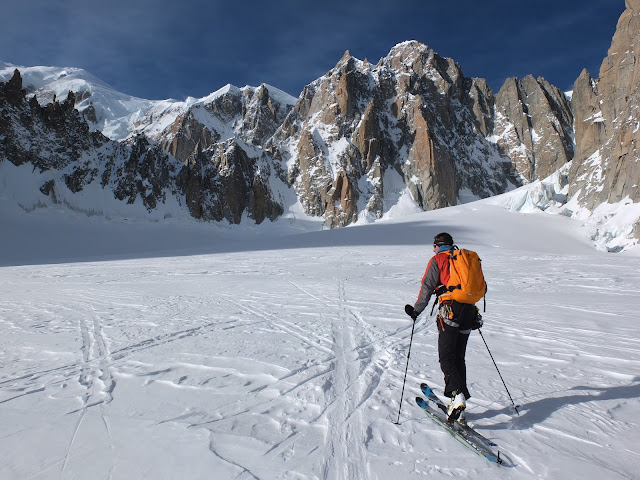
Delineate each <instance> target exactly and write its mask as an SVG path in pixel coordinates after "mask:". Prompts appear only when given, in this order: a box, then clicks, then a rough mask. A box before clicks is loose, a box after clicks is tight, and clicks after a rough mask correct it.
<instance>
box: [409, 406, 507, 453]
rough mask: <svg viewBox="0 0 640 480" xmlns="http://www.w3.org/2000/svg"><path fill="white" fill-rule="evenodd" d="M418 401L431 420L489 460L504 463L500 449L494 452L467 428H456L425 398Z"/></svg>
mask: <svg viewBox="0 0 640 480" xmlns="http://www.w3.org/2000/svg"><path fill="white" fill-rule="evenodd" d="M416 403H417V404H418V406H419V407H420V408H422V410H423V411H424V412H425V413H426V414H427V416H428V417H429V418H430V419H431V420H433V421H434V422H435V423H436V424H438V425H440V426H441V427H442V428H444V429H445V430H446V431H447V432H449V434H451V436H452V437H453V438H455V439H456V440H457V441H458V442H460V443H461V444H462V445H464V446H465V447H467V448H468V449H469V450H471V451H473V452H474V453H476V454H477V455H480V456H481V457H484V458H485V459H487V460H488V461H489V462H492V463H496V464H498V465H500V464H502V459H501V458H500V452H499V451H498V452H497V453H496V452H494V451H493V449H492V448H491V447H490V446H488V445H486V444H485V443H484V442H482V441H481V440H480V439H479V438H477V437H475V436H474V435H473V434H471V433H470V432H469V431H467V430H466V429H464V428H456V427H455V425H454V424H451V423H449V422H447V420H446V417H444V415H442V414H441V413H440V412H439V411H438V410H434V409H433V408H431V407H430V406H429V404H428V403H427V401H426V400H425V399H424V398H422V397H416Z"/></svg>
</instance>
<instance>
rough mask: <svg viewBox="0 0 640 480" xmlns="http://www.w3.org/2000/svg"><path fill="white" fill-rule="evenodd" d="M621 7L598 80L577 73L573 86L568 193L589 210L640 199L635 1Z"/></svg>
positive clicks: (639, 44)
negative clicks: (572, 151)
mask: <svg viewBox="0 0 640 480" xmlns="http://www.w3.org/2000/svg"><path fill="white" fill-rule="evenodd" d="M626 7H627V9H626V10H625V11H624V13H623V14H622V16H621V17H620V19H619V20H618V25H617V28H616V32H615V34H614V36H613V39H612V42H611V48H610V49H609V52H608V56H607V58H605V59H604V61H603V62H602V65H601V67H600V78H599V79H598V80H594V79H592V78H590V76H589V74H588V73H587V72H586V71H583V72H582V74H581V75H580V77H579V78H578V80H576V83H575V85H574V89H573V92H574V93H573V99H572V108H573V110H574V112H575V131H576V137H575V141H576V156H575V161H574V163H573V165H572V169H571V171H570V177H571V178H572V179H573V181H572V183H571V184H570V189H569V194H570V195H574V194H577V195H578V198H579V201H580V203H581V204H582V205H584V206H586V207H587V208H589V209H593V208H594V207H595V206H597V205H599V204H601V203H603V202H608V203H617V202H619V201H621V200H622V199H624V198H625V197H629V199H630V200H632V201H633V202H638V201H640V189H639V188H638V183H639V180H640V0H627V1H626ZM637 230H638V229H636V231H637ZM639 238H640V237H639Z"/></svg>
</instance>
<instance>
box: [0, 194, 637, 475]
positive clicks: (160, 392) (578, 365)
mask: <svg viewBox="0 0 640 480" xmlns="http://www.w3.org/2000/svg"><path fill="white" fill-rule="evenodd" d="M2 218H3V233H2V236H1V237H0V247H1V248H0V265H3V266H2V267H0V290H1V291H2V296H1V297H0V412H1V414H0V478H3V479H73V478H77V479H114V480H115V479H132V478H136V479H142V478H148V479H175V478H183V479H211V478H215V479H264V480H266V479H277V478H282V479H349V480H352V479H418V478H429V479H437V478H451V477H454V478H467V479H509V480H513V479H531V478H538V479H568V478H581V479H587V480H588V479H594V480H596V479H597V480H602V479H608V480H614V479H631V478H638V477H637V472H638V469H639V468H640V447H639V445H640V428H639V427H640V425H639V424H640V335H639V334H638V324H639V320H640V318H639V314H638V312H639V311H640V258H639V257H638V256H637V253H638V250H637V248H635V249H633V248H632V249H629V250H627V251H624V252H621V253H618V254H611V253H604V252H601V251H597V250H596V249H594V248H593V247H592V246H591V244H590V243H589V242H588V241H587V240H586V239H585V237H584V235H583V234H582V233H581V232H580V223H579V222H578V221H576V220H572V219H569V218H567V217H565V216H561V215H555V216H554V215H544V214H540V215H524V214H522V213H516V212H512V211H508V210H506V209H504V208H503V207H501V206H497V205H491V204H490V203H489V202H474V203H469V204H466V205H463V206H458V207H452V208H448V209H443V210H439V211H435V212H427V213H420V214H414V215H410V216H408V217H404V218H402V219H398V218H395V219H394V218H390V219H389V220H387V221H383V222H378V223H375V224H372V225H365V226H356V227H349V228H344V229H341V230H337V231H305V230H317V229H318V227H319V225H320V224H319V223H309V224H306V225H305V224H303V223H300V222H298V223H296V222H293V221H292V220H290V219H281V220H279V221H278V222H275V223H273V224H271V225H263V226H260V227H255V226H254V227H247V226H240V227H233V228H231V227H223V226H220V225H204V224H200V223H197V222H192V223H188V222H182V223H171V222H162V223H161V222H158V223H152V222H141V221H137V222H131V223H129V222H126V221H119V222H116V221H112V222H107V221H106V220H104V219H102V218H97V217H94V218H87V217H86V216H83V215H80V214H78V215H75V214H72V213H70V212H66V213H64V212H57V211H56V210H54V209H44V210H40V211H36V212H32V213H31V214H28V215H27V214H25V213H24V212H19V211H17V210H12V209H10V208H5V209H4V210H2ZM441 231H448V232H450V233H451V234H452V235H453V237H454V239H455V240H456V243H457V244H458V245H460V246H463V247H466V248H470V249H473V250H476V251H477V252H478V253H479V254H480V256H481V258H482V260H483V266H484V270H485V274H486V277H487V280H488V283H489V291H488V295H487V310H486V313H485V314H484V320H485V326H484V328H483V334H484V336H485V339H486V341H487V343H488V345H489V347H490V348H491V352H492V353H493V356H494V358H495V360H496V362H497V364H498V367H499V369H500V372H501V373H502V376H503V377H504V379H505V381H506V383H507V386H508V388H509V391H510V393H511V395H512V397H513V399H514V400H515V402H516V403H517V404H519V405H520V408H519V410H520V415H517V414H516V413H515V412H514V410H513V408H512V407H511V402H510V400H509V397H508V395H507V393H506V391H505V388H504V387H503V385H502V382H501V381H500V377H499V376H498V373H497V372H496V369H495V367H494V365H493V363H492V361H491V358H490V356H489V354H488V352H487V350H486V348H485V345H484V343H483V342H482V339H481V338H480V336H479V335H478V334H477V332H474V333H472V336H471V338H470V341H469V347H468V352H467V363H468V376H469V388H470V390H471V393H472V395H473V396H472V398H471V399H470V400H469V402H468V409H467V418H468V420H469V422H470V424H472V425H473V426H474V428H476V429H477V430H478V431H479V432H480V433H482V434H483V435H484V436H486V437H488V438H490V439H492V440H493V441H494V442H495V443H497V444H498V445H499V446H500V452H501V456H502V458H503V459H504V461H505V464H504V465H503V466H497V465H494V464H491V463H489V462H487V461H486V460H485V459H483V458H481V457H480V456H477V455H475V454H474V453H473V452H470V451H469V450H467V449H465V448H464V447H463V446H462V445H460V444H459V443H458V442H457V441H455V439H453V438H452V437H451V436H450V435H449V434H448V433H446V432H445V431H443V430H442V428H440V427H439V426H437V425H436V424H434V423H433V422H432V421H431V420H429V419H428V418H427V417H426V416H425V415H424V413H423V412H422V411H421V410H420V409H419V408H418V407H417V406H416V405H415V402H414V398H415V396H416V395H418V394H419V393H420V389H419V384H420V383H421V382H423V381H427V382H428V383H429V384H431V385H432V386H433V387H434V388H435V389H436V390H437V391H438V392H441V391H442V387H443V379H442V374H441V372H440V368H439V365H438V360H437V347H436V343H437V333H436V328H435V325H434V321H433V318H431V317H429V316H428V312H425V313H424V314H423V315H422V317H421V318H420V319H419V321H418V323H417V324H416V327H415V333H414V336H413V342H412V347H411V356H410V359H409V367H408V374H407V383H406V389H405V393H404V398H403V402H402V409H401V412H400V424H399V425H396V424H394V422H395V421H396V419H397V416H398V409H399V406H400V395H401V390H402V382H403V375H404V371H405V365H406V361H407V354H408V349H409V344H410V338H411V321H410V319H409V317H407V316H406V315H405V313H404V308H403V307H404V305H405V303H413V302H414V301H415V299H416V297H417V294H418V291H419V288H420V279H421V277H422V274H423V273H424V269H425V267H426V264H427V261H428V259H429V258H430V256H431V254H432V251H431V239H432V238H433V236H434V235H435V234H436V233H439V232H441ZM296 232H298V233H296Z"/></svg>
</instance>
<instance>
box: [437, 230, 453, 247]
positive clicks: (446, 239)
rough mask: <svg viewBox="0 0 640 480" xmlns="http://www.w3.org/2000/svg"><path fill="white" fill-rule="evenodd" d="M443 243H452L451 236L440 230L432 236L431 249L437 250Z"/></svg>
mask: <svg viewBox="0 0 640 480" xmlns="http://www.w3.org/2000/svg"><path fill="white" fill-rule="evenodd" d="M443 245H453V237H452V236H451V235H449V234H448V233H447V232H442V233H439V234H438V235H436V236H435V237H433V250H434V251H435V250H437V249H438V248H440V247H441V246H443Z"/></svg>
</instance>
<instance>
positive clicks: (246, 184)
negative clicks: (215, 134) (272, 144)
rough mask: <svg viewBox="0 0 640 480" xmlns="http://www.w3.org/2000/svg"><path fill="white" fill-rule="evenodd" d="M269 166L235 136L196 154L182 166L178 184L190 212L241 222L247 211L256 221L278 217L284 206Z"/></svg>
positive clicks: (200, 216)
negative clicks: (274, 188) (273, 187)
mask: <svg viewBox="0 0 640 480" xmlns="http://www.w3.org/2000/svg"><path fill="white" fill-rule="evenodd" d="M269 176H270V170H269V166H268V165H267V164H266V163H265V162H260V161H256V160H255V159H253V158H250V157H249V156H248V155H247V154H246V152H245V151H244V150H243V149H242V148H240V147H239V146H238V145H237V144H236V143H235V142H234V141H233V140H228V141H227V142H225V143H223V144H219V145H217V146H216V147H213V148H211V149H207V150H206V151H202V149H201V148H200V147H199V146H198V148H197V151H196V154H195V155H194V156H193V157H191V158H190V159H189V160H188V161H187V162H186V164H185V166H184V167H183V168H182V170H181V172H180V174H179V176H178V186H179V188H180V191H181V192H182V193H183V194H184V195H185V198H186V202H187V206H188V208H189V212H190V213H191V215H192V216H193V217H195V218H199V219H202V220H215V221H220V220H223V219H225V220H227V221H228V222H229V223H235V224H238V223H240V221H241V219H242V215H243V213H244V212H245V210H246V211H247V213H248V215H249V217H250V218H252V219H253V220H254V221H255V222H256V223H262V222H263V221H264V220H265V219H266V218H268V219H270V220H275V219H276V218H277V217H279V216H280V215H282V213H283V211H284V210H283V207H282V205H281V204H280V203H278V202H277V201H275V200H274V198H273V194H272V192H271V189H270V187H269Z"/></svg>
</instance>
